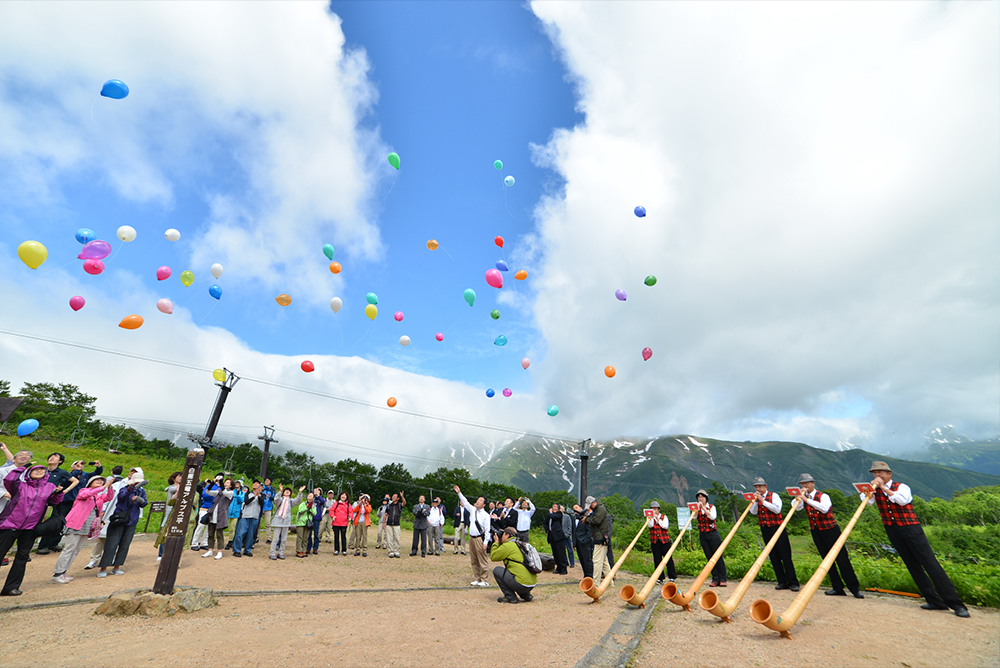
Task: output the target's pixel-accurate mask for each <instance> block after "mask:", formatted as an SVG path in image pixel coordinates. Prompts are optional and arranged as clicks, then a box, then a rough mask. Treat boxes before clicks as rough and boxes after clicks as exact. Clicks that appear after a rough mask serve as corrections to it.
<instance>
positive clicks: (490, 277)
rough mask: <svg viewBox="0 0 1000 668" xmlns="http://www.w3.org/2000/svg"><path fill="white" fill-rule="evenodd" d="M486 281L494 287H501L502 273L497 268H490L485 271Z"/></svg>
mask: <svg viewBox="0 0 1000 668" xmlns="http://www.w3.org/2000/svg"><path fill="white" fill-rule="evenodd" d="M486 282H487V283H489V284H490V286H491V287H494V288H502V287H503V274H501V273H500V270H499V269H490V270H488V271H487V272H486Z"/></svg>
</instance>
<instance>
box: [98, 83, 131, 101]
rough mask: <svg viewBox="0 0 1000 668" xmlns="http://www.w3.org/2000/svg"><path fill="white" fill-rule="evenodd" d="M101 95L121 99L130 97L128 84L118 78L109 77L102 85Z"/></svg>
mask: <svg viewBox="0 0 1000 668" xmlns="http://www.w3.org/2000/svg"><path fill="white" fill-rule="evenodd" d="M101 95H103V96H104V97H110V98H111V99H112V100H121V99H124V98H126V97H128V86H126V85H125V82H124V81H119V80H118V79H108V80H107V81H105V82H104V85H103V86H101Z"/></svg>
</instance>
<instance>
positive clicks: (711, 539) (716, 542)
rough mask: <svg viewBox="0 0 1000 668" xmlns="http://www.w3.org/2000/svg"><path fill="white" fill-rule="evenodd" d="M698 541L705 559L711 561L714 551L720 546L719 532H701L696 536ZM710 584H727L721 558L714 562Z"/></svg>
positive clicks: (723, 562) (724, 561) (724, 567)
mask: <svg viewBox="0 0 1000 668" xmlns="http://www.w3.org/2000/svg"><path fill="white" fill-rule="evenodd" d="M698 539H699V540H700V541H701V551H702V552H704V553H705V559H711V558H712V555H714V554H715V551H716V550H718V549H719V546H720V545H722V539H721V538H719V532H718V531H716V530H715V529H713V530H712V531H702V532H701V533H699V534H698ZM712 582H728V580H727V579H726V560H725V559H723V558H722V556H720V557H719V560H718V561H717V562H715V567H714V568H713V569H712Z"/></svg>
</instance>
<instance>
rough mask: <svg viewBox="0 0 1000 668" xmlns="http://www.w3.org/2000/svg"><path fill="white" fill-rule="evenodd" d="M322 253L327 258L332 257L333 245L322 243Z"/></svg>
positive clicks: (330, 258)
mask: <svg viewBox="0 0 1000 668" xmlns="http://www.w3.org/2000/svg"><path fill="white" fill-rule="evenodd" d="M323 255H325V256H326V259H327V260H332V259H333V246H332V245H331V244H323Z"/></svg>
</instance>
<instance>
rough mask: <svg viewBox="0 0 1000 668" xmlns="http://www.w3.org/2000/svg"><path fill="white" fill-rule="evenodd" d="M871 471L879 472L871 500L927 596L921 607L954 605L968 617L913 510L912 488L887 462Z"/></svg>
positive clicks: (930, 607)
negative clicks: (894, 476)
mask: <svg viewBox="0 0 1000 668" xmlns="http://www.w3.org/2000/svg"><path fill="white" fill-rule="evenodd" d="M868 471H869V473H872V474H874V475H875V479H874V480H872V487H874V488H875V494H873V495H872V498H870V499H868V503H869V504H873V503H875V504H878V512H879V515H881V516H882V524H883V525H885V533H886V535H887V536H888V537H889V542H890V543H892V546H893V547H894V548H895V549H896V553H897V554H898V555H899V558H900V559H902V560H903V563H904V564H906V570H908V571H910V576H911V577H912V578H913V581H914V582H915V583H917V588H918V589H920V593H921V594H922V595H923V597H924V598H925V599H927V602H926V603H924V604H923V605H922V606H920V607H921V608H923V609H924V610H947V609H948V608H951V609H952V610H954V611H955V614H956V615H957V616H959V617H968V616H969V609H968V608H966V607H965V603H963V602H962V599H960V598H959V597H958V592H957V591H955V585H953V584H952V583H951V579H950V578H949V577H948V575H947V574H946V573H945V572H944V569H943V568H941V564H939V563H938V560H937V557H935V556H934V550H932V549H931V546H930V544H929V543H928V542H927V536H926V535H924V528H923V527H922V526H920V522H919V521H918V520H917V516H916V514H914V512H913V494H912V493H911V492H910V487H909V486H908V485H904V484H902V483H899V482H895V481H894V480H893V479H892V469H891V468H889V465H888V464H886V463H885V462H872V467H871V468H870V469H868ZM863 496H864V495H862V497H863Z"/></svg>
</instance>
